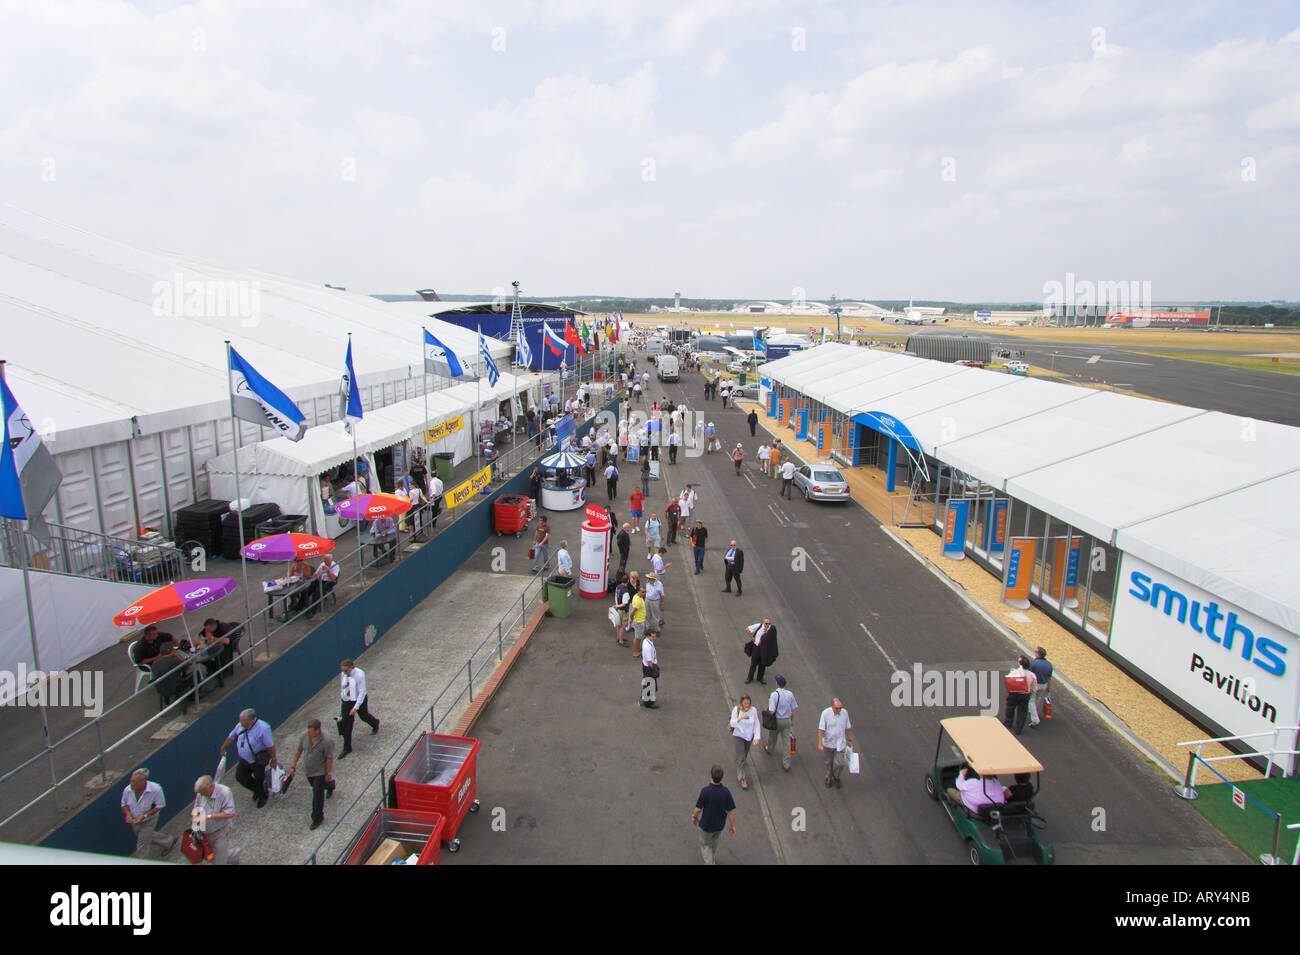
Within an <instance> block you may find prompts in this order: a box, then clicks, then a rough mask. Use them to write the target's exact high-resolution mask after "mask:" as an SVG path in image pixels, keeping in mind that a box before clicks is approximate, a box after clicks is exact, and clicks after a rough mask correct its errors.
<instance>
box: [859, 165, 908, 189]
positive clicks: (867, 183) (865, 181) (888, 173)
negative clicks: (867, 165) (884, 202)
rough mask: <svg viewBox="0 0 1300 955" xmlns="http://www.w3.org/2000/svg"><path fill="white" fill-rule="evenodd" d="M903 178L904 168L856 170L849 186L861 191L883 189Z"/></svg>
mask: <svg viewBox="0 0 1300 955" xmlns="http://www.w3.org/2000/svg"><path fill="white" fill-rule="evenodd" d="M902 180H903V170H902V169H875V170H872V171H871V172H855V173H854V174H853V176H852V177H851V178H850V179H849V188H850V189H855V190H859V191H869V190H872V189H883V188H885V187H886V186H892V185H894V184H895V183H898V182H901V181H902Z"/></svg>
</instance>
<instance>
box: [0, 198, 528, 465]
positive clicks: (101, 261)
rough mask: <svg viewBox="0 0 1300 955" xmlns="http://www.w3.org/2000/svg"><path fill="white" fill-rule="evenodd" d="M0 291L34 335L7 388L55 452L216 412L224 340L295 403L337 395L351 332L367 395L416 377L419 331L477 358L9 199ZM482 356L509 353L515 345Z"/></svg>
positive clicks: (346, 302)
mask: <svg viewBox="0 0 1300 955" xmlns="http://www.w3.org/2000/svg"><path fill="white" fill-rule="evenodd" d="M195 283H197V284H195ZM195 289H198V290H199V291H201V292H209V291H210V292H213V295H212V297H211V299H209V297H208V296H207V295H203V294H201V295H194V294H192V293H193V291H194V290H195ZM0 290H2V291H0V327H4V328H6V329H24V330H30V332H31V333H30V334H10V335H7V336H6V339H5V355H4V356H3V357H4V358H6V359H7V360H8V365H7V368H6V371H7V374H8V377H9V381H10V385H11V387H12V389H13V391H14V393H15V395H16V396H17V398H18V400H19V402H20V404H21V405H22V406H23V409H24V411H26V412H27V415H28V417H29V418H30V419H31V420H32V422H33V423H34V424H35V425H36V427H37V429H38V430H39V431H41V432H42V433H43V434H46V435H47V436H49V435H51V434H57V443H55V444H53V445H52V448H53V450H54V451H56V452H63V451H71V450H77V449H79V448H83V447H89V446H93V445H97V444H103V443H106V442H109V441H120V440H124V439H127V438H130V437H132V436H134V435H138V434H150V433H154V432H158V431H163V430H166V429H168V428H174V427H179V426H181V425H186V424H194V423H200V422H205V421H210V420H213V419H214V418H221V417H224V416H225V415H226V414H227V413H228V393H229V384H228V381H229V379H228V376H227V370H226V353H225V348H224V345H223V342H224V341H226V340H227V339H228V340H230V341H231V343H232V344H233V345H234V347H235V349H236V350H237V351H238V352H239V353H240V354H241V355H242V356H243V357H244V358H245V359H246V360H248V361H249V362H250V363H251V364H252V365H253V366H254V367H255V368H256V369H257V370H258V371H259V372H260V373H261V374H262V375H263V376H265V377H266V378H268V379H270V380H271V381H272V382H274V383H275V384H276V385H278V386H279V387H280V388H281V389H282V390H283V391H285V392H286V393H287V394H288V395H289V396H290V397H291V398H293V399H295V400H296V401H299V402H300V403H301V402H304V401H306V400H307V399H310V398H314V397H319V396H323V395H330V394H334V393H335V392H336V391H337V389H338V383H339V378H340V375H341V374H342V370H343V368H342V366H343V354H344V351H345V349H346V346H347V336H348V332H352V333H353V363H354V366H355V368H356V371H357V378H358V383H359V384H360V385H362V386H363V387H366V386H370V385H374V384H377V383H379V382H381V381H384V382H386V381H392V380H394V379H398V378H406V377H414V376H418V375H421V374H422V373H423V369H422V360H423V349H422V347H421V343H420V326H421V325H427V326H428V327H429V328H430V330H431V331H432V332H433V333H434V334H435V335H438V336H439V337H443V336H446V337H445V338H444V341H447V343H448V344H451V345H452V347H453V349H454V350H456V351H457V352H458V353H459V354H461V355H462V356H463V358H465V359H467V360H470V361H472V360H473V359H475V357H476V355H477V339H476V336H475V335H474V334H473V333H472V332H466V331H465V330H464V329H461V328H458V327H457V326H454V325H450V324H448V323H445V322H440V321H439V320H437V319H434V318H429V317H427V316H426V315H421V314H419V313H417V312H416V311H414V310H407V309H398V308H393V307H392V306H391V305H390V304H388V303H385V302H380V301H378V300H377V299H373V298H371V297H369V296H366V295H360V294H356V293H352V292H344V291H339V290H336V289H330V288H325V287H324V286H323V284H312V283H309V282H303V281H298V280H296V279H289V278H284V277H281V276H276V275H270V274H267V273H264V272H259V271H256V270H252V269H240V270H235V269H230V268H226V267H224V266H221V265H217V264H215V263H211V262H205V261H202V260H199V259H195V258H192V257H189V256H186V255H182V254H178V253H172V252H160V251H146V250H143V249H136V248H133V247H131V246H128V245H124V244H122V243H120V242H115V241H113V240H111V239H106V238H103V237H101V236H97V235H93V234H91V233H88V232H84V231H82V230H80V229H76V228H74V227H72V226H69V225H65V224H63V223H59V222H55V221H53V220H50V219H46V218H44V217H42V216H38V215H34V214H31V213H27V212H24V211H21V210H19V209H15V208H13V207H12V206H7V205H3V204H0ZM178 293H179V294H178ZM223 298H224V300H223ZM416 304H425V303H416ZM490 348H491V350H492V352H493V354H494V357H499V358H505V359H508V356H509V354H510V350H511V346H510V345H509V344H507V343H505V342H495V341H494V342H493V343H492V344H491V346H490Z"/></svg>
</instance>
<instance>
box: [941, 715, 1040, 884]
mask: <svg viewBox="0 0 1300 955" xmlns="http://www.w3.org/2000/svg"><path fill="white" fill-rule="evenodd" d="M945 735H946V736H947V737H948V738H949V739H950V740H951V741H952V753H953V755H950V754H948V753H945V752H944V751H943V739H944V736H945ZM967 767H969V768H970V769H972V770H974V771H975V772H976V773H978V774H979V776H980V779H981V780H983V781H984V783H985V785H986V787H987V790H988V791H992V790H993V789H994V788H995V787H996V788H997V790H998V791H999V795H1000V794H1001V789H1002V782H1001V781H999V779H998V777H1000V776H1006V777H1012V778H1014V777H1015V776H1016V775H1017V774H1023V775H1022V776H1021V780H1020V781H1017V784H1016V785H1015V786H1014V787H1012V794H1011V796H1010V798H1007V799H1006V801H1005V802H1003V803H996V804H994V805H986V806H982V807H980V810H979V811H978V812H972V811H971V810H969V809H967V808H966V807H965V806H964V805H961V804H956V805H954V804H953V803H952V801H950V800H949V799H948V798H947V796H946V791H947V790H948V789H955V788H956V786H957V777H958V775H959V774H960V773H961V771H962V769H963V768H967ZM1042 771H1043V766H1042V764H1041V763H1040V762H1038V760H1036V759H1034V757H1033V756H1032V755H1031V754H1030V752H1029V750H1027V749H1025V747H1024V746H1023V745H1022V744H1021V742H1020V740H1018V739H1016V738H1015V737H1014V736H1012V735H1011V731H1010V730H1008V729H1007V728H1006V727H1005V726H1003V725H1002V723H1001V722H1000V721H999V720H998V719H996V718H995V717H991V716H953V717H949V718H948V719H946V720H940V722H939V742H938V744H936V746H935V751H934V766H933V768H932V769H930V770H929V771H928V772H927V773H926V774H925V794H926V795H927V796H929V797H930V798H931V799H933V800H935V801H936V802H938V803H939V805H941V806H943V809H944V812H946V813H947V814H948V818H949V819H951V820H952V824H953V825H954V826H956V827H957V831H958V832H959V833H961V835H962V837H963V838H964V839H965V840H966V841H967V842H968V843H969V847H968V848H969V851H970V861H971V865H1003V864H1004V863H1007V862H1012V861H1015V860H1018V859H1023V858H1025V857H1031V858H1033V859H1034V860H1035V861H1037V862H1039V863H1041V864H1042V865H1051V864H1052V863H1053V862H1055V861H1056V850H1055V849H1054V848H1053V847H1052V844H1051V843H1050V842H1045V841H1044V840H1043V839H1042V838H1041V837H1040V836H1039V833H1040V831H1041V830H1043V829H1045V828H1046V826H1047V823H1046V822H1045V821H1044V820H1043V818H1042V817H1041V816H1039V815H1038V814H1037V813H1036V812H1035V811H1034V799H1035V797H1036V796H1037V795H1038V791H1039V780H1040V778H1041V776H1040V774H1041V773H1042ZM1030 774H1033V779H1032V782H1031V781H1029V776H1030ZM1008 781H1009V780H1008Z"/></svg>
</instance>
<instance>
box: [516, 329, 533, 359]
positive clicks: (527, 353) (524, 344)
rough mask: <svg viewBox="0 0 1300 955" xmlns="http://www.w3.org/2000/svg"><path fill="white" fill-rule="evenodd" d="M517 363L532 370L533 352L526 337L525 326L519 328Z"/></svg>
mask: <svg viewBox="0 0 1300 955" xmlns="http://www.w3.org/2000/svg"><path fill="white" fill-rule="evenodd" d="M515 361H517V362H518V363H519V364H521V365H523V366H524V367H525V368H531V367H532V364H533V350H532V349H531V348H529V347H528V339H527V338H525V337H524V326H523V325H520V326H519V336H518V338H517V339H516V340H515Z"/></svg>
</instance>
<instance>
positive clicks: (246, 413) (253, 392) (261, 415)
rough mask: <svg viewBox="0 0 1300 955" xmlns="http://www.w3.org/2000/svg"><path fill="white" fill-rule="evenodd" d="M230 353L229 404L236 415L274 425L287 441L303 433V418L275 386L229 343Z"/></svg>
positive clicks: (304, 423)
mask: <svg viewBox="0 0 1300 955" xmlns="http://www.w3.org/2000/svg"><path fill="white" fill-rule="evenodd" d="M228 351H229V352H230V395H231V400H230V405H231V413H232V414H233V415H234V416H235V417H236V418H243V419H244V420H245V421H251V422H252V423H253V424H260V425H263V426H265V427H269V428H274V429H275V430H276V431H278V432H280V434H282V435H284V437H286V438H288V439H289V440H290V441H301V440H302V436H303V435H304V434H306V433H307V417H306V415H304V414H303V413H302V412H301V411H299V410H298V406H297V405H296V404H294V403H293V400H292V399H290V397H289V396H288V395H286V394H285V393H284V392H283V391H281V390H280V389H279V388H277V387H275V385H273V384H271V383H270V382H269V381H267V380H266V379H265V378H263V377H262V376H261V375H259V374H258V373H257V370H256V369H255V368H254V367H253V366H252V365H250V364H249V363H248V362H246V361H244V359H243V358H241V357H240V356H239V352H237V351H235V349H234V347H233V346H230V347H228Z"/></svg>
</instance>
